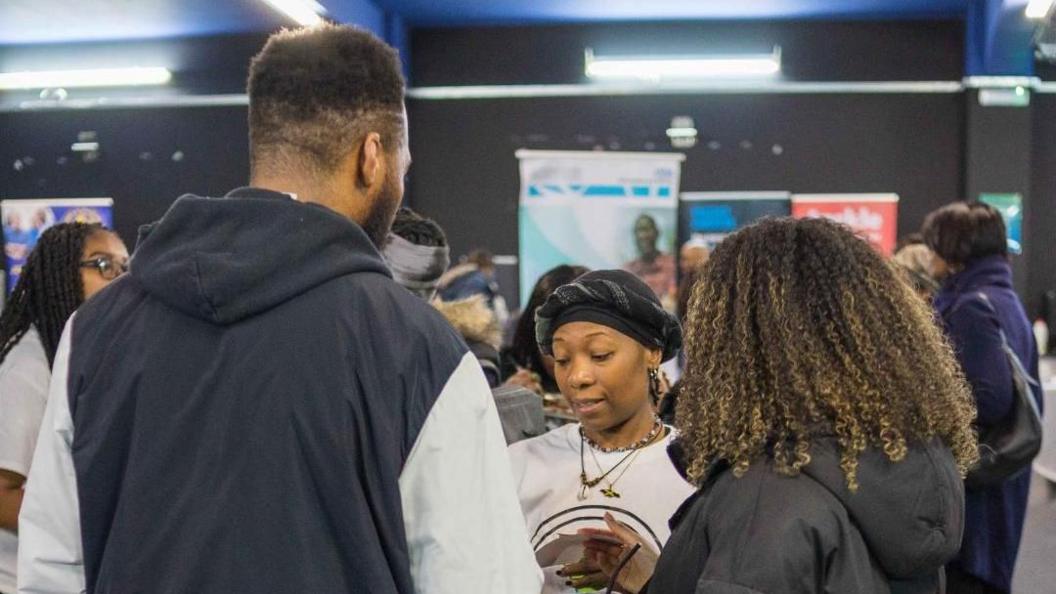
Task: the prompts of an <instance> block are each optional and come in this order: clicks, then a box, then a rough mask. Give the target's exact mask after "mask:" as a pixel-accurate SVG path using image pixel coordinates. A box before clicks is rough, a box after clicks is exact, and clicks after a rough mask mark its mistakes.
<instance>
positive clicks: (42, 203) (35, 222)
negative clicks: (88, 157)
mask: <svg viewBox="0 0 1056 594" xmlns="http://www.w3.org/2000/svg"><path fill="white" fill-rule="evenodd" d="M113 204H114V201H113V200H111V199H110V198H55V199H34V200H3V201H0V218H2V219H3V222H4V256H5V258H6V262H7V292H8V294H10V293H11V291H12V290H14V288H15V284H16V283H17V282H18V276H19V274H21V272H22V266H23V265H24V264H25V263H26V258H28V257H29V253H30V252H32V251H33V246H35V245H36V244H37V239H38V238H40V234H41V233H43V232H44V230H45V229H47V228H48V227H50V226H52V225H54V224H55V223H69V222H74V221H76V222H82V223H101V224H103V225H105V226H107V227H113V226H114V219H113Z"/></svg>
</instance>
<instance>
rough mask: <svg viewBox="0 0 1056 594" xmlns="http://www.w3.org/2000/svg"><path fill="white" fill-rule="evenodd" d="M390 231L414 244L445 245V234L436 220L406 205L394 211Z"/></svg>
mask: <svg viewBox="0 0 1056 594" xmlns="http://www.w3.org/2000/svg"><path fill="white" fill-rule="evenodd" d="M392 233H393V234H395V235H399V236H400V237H402V238H404V239H406V240H407V241H409V242H411V243H413V244H414V245H422V246H426V247H444V246H445V245H447V235H445V234H444V230H443V228H441V227H440V225H439V224H437V222H436V221H434V220H433V219H429V218H426V217H423V216H422V215H420V214H418V213H417V212H415V211H413V210H411V209H410V208H407V207H406V206H404V207H401V208H400V209H399V210H397V211H396V218H395V219H393V221H392Z"/></svg>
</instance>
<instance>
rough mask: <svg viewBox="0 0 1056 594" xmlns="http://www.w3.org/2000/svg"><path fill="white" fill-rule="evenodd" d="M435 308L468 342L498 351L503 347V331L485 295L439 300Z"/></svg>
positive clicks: (434, 304) (435, 303) (434, 305)
mask: <svg viewBox="0 0 1056 594" xmlns="http://www.w3.org/2000/svg"><path fill="white" fill-rule="evenodd" d="M433 307H435V308H436V309H437V310H439V311H440V313H441V314H443V316H444V317H445V318H446V319H447V321H448V323H450V324H451V325H452V326H454V327H455V330H458V332H459V333H460V334H461V335H462V337H463V338H465V339H466V342H480V343H484V344H486V345H488V346H490V347H492V348H493V349H496V350H497V349H498V348H499V346H500V345H501V343H502V329H501V328H500V327H499V321H498V319H497V318H496V317H495V314H494V313H493V312H492V311H491V309H490V308H488V304H487V301H485V299H484V296H483V295H474V296H472V297H468V298H466V299H459V300H456V301H439V300H437V301H434V302H433Z"/></svg>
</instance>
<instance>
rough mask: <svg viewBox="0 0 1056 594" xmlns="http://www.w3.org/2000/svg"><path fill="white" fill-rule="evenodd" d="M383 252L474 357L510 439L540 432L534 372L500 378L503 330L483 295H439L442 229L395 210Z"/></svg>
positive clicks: (396, 274) (444, 259) (444, 253)
mask: <svg viewBox="0 0 1056 594" xmlns="http://www.w3.org/2000/svg"><path fill="white" fill-rule="evenodd" d="M381 253H382V256H383V257H384V258H385V262H386V263H387V264H388V266H389V269H390V270H391V271H392V275H393V278H394V279H395V280H396V282H397V283H399V284H400V285H402V286H403V287H404V288H406V289H407V290H409V291H411V292H412V293H414V294H416V295H418V296H419V297H421V298H422V299H425V300H426V301H429V302H431V303H432V304H433V306H434V307H436V308H437V309H438V310H439V311H440V313H441V314H443V316H444V318H445V319H447V321H448V322H449V323H450V324H451V325H452V326H454V328H455V330H457V331H458V332H459V334H461V335H462V338H463V339H464V340H465V341H466V344H467V346H469V348H470V351H472V352H473V354H474V356H476V358H477V361H478V362H479V363H480V367H481V370H482V371H483V372H484V377H485V378H487V380H488V384H489V386H490V387H491V394H492V396H493V397H494V398H495V406H496V408H497V409H498V412H499V422H501V423H502V431H503V435H504V436H505V438H506V443H507V444H511V443H514V442H516V441H520V440H522V439H526V438H529V437H535V436H536V435H541V434H542V433H543V432H544V431H545V430H546V425H545V420H544V417H543V401H542V397H541V395H540V394H539V391H540V389H539V388H538V387H537V381H535V380H533V379H532V378H531V376H520V377H518V378H516V379H515V380H514V381H509V382H507V383H505V384H503V383H502V380H503V379H504V378H503V377H502V373H501V359H500V354H499V346H500V339H501V332H500V329H499V324H498V320H497V319H496V317H495V314H494V313H493V312H492V311H491V310H490V309H489V308H488V307H487V305H486V304H485V303H484V298H483V296H482V295H473V296H470V297H468V298H466V299H461V300H458V301H441V300H439V299H436V288H437V285H438V284H439V282H440V277H441V276H442V275H443V274H444V272H445V271H446V270H447V265H448V262H449V257H448V245H447V236H446V235H445V234H444V230H443V228H441V227H440V225H439V224H437V222H436V221H434V220H432V219H429V218H426V217H423V216H421V215H419V214H418V213H416V212H414V211H413V210H411V209H410V208H406V207H405V208H401V209H399V210H398V211H396V218H395V220H394V221H393V224H392V231H391V232H390V233H389V236H388V238H387V239H386V241H385V245H384V247H383V248H382V250H381ZM500 384H502V385H500Z"/></svg>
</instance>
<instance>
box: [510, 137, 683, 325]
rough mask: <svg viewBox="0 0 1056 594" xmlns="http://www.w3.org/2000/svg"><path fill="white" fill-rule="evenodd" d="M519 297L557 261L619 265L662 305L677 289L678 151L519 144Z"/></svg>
mask: <svg viewBox="0 0 1056 594" xmlns="http://www.w3.org/2000/svg"><path fill="white" fill-rule="evenodd" d="M517 158H518V159H520V166H521V198H520V213H519V214H520V217H519V225H520V263H521V271H520V272H521V274H520V281H521V303H526V302H527V300H528V296H529V294H530V293H531V290H532V286H533V285H534V284H535V282H536V280H537V279H538V278H539V277H540V276H541V275H542V274H543V273H545V272H546V271H548V270H550V269H551V268H553V267H555V266H558V265H560V264H578V265H582V266H586V267H588V268H590V269H592V270H598V269H603V268H622V269H625V270H629V271H631V272H634V273H635V274H637V275H638V276H640V277H641V278H642V279H643V280H644V281H645V282H646V283H647V284H648V285H649V286H650V287H652V288H653V290H654V291H655V292H656V293H657V295H658V296H659V297H660V299H661V301H663V302H664V304H665V305H666V306H673V304H674V301H675V293H676V285H675V282H676V267H675V257H674V248H675V237H676V235H677V231H678V229H677V208H678V183H679V177H680V175H681V169H682V161H683V160H685V155H683V154H681V153H630V152H627V153H624V152H598V151H534V150H520V151H517Z"/></svg>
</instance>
